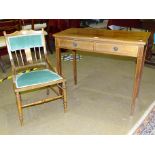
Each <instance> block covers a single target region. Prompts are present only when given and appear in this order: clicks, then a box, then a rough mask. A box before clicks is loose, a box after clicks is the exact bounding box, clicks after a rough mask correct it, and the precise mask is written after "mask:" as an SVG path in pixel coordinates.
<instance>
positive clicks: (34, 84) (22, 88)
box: [4, 29, 67, 125]
mask: <svg viewBox="0 0 155 155" xmlns="http://www.w3.org/2000/svg"><path fill="white" fill-rule="evenodd" d="M4 36H5V38H6V44H7V48H8V53H9V58H10V61H11V66H12V73H13V88H14V92H15V95H16V100H17V107H18V112H19V120H20V123H21V125H22V124H23V108H26V107H29V106H34V105H38V104H42V103H46V102H49V101H53V100H57V99H62V100H63V104H64V111H66V110H67V98H66V84H65V83H66V82H65V79H64V78H63V77H61V76H60V75H58V74H57V72H56V71H55V69H54V67H52V66H51V64H50V61H49V58H48V56H47V51H46V46H45V38H44V30H43V29H42V30H40V31H34V30H21V31H16V32H14V33H11V34H6V32H4ZM34 68H37V69H36V70H34ZM28 69H29V70H31V71H30V72H26V70H28ZM40 88H45V89H47V97H45V98H44V99H42V100H39V101H35V102H33V103H29V104H27V103H26V104H25V105H23V104H22V99H21V94H22V93H23V92H25V93H26V92H27V93H28V92H29V93H31V91H30V90H32V91H33V90H38V89H40ZM50 88H51V90H53V91H54V92H55V93H54V94H56V95H54V96H53V95H52V97H49V90H50Z"/></svg>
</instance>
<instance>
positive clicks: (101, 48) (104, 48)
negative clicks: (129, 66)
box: [94, 43, 138, 57]
mask: <svg viewBox="0 0 155 155" xmlns="http://www.w3.org/2000/svg"><path fill="white" fill-rule="evenodd" d="M94 50H95V51H96V52H99V53H102V52H103V53H111V54H112V53H113V54H116V55H117V54H118V55H127V56H132V57H137V53H138V46H133V45H131V46H130V45H115V44H107V43H96V44H95V46H94Z"/></svg>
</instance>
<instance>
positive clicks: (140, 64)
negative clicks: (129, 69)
mask: <svg viewBox="0 0 155 155" xmlns="http://www.w3.org/2000/svg"><path fill="white" fill-rule="evenodd" d="M143 50H144V48H143V47H141V48H139V52H138V57H137V65H136V72H135V80H134V89H133V96H132V104H131V115H133V113H134V110H135V104H136V98H137V96H138V93H139V86H140V81H141V77H142V71H143V67H144V59H145V51H143Z"/></svg>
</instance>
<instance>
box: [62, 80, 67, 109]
mask: <svg viewBox="0 0 155 155" xmlns="http://www.w3.org/2000/svg"><path fill="white" fill-rule="evenodd" d="M62 89H63V90H62V91H63V104H64V112H66V111H67V93H66V82H63V86H62Z"/></svg>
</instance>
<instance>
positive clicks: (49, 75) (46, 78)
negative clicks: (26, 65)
mask: <svg viewBox="0 0 155 155" xmlns="http://www.w3.org/2000/svg"><path fill="white" fill-rule="evenodd" d="M60 79H62V77H61V76H59V75H58V74H56V73H55V72H52V71H50V70H48V69H43V70H35V71H32V72H29V73H22V74H18V75H17V77H16V87H17V88H22V87H27V86H32V85H38V84H44V83H47V82H50V81H56V80H60Z"/></svg>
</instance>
